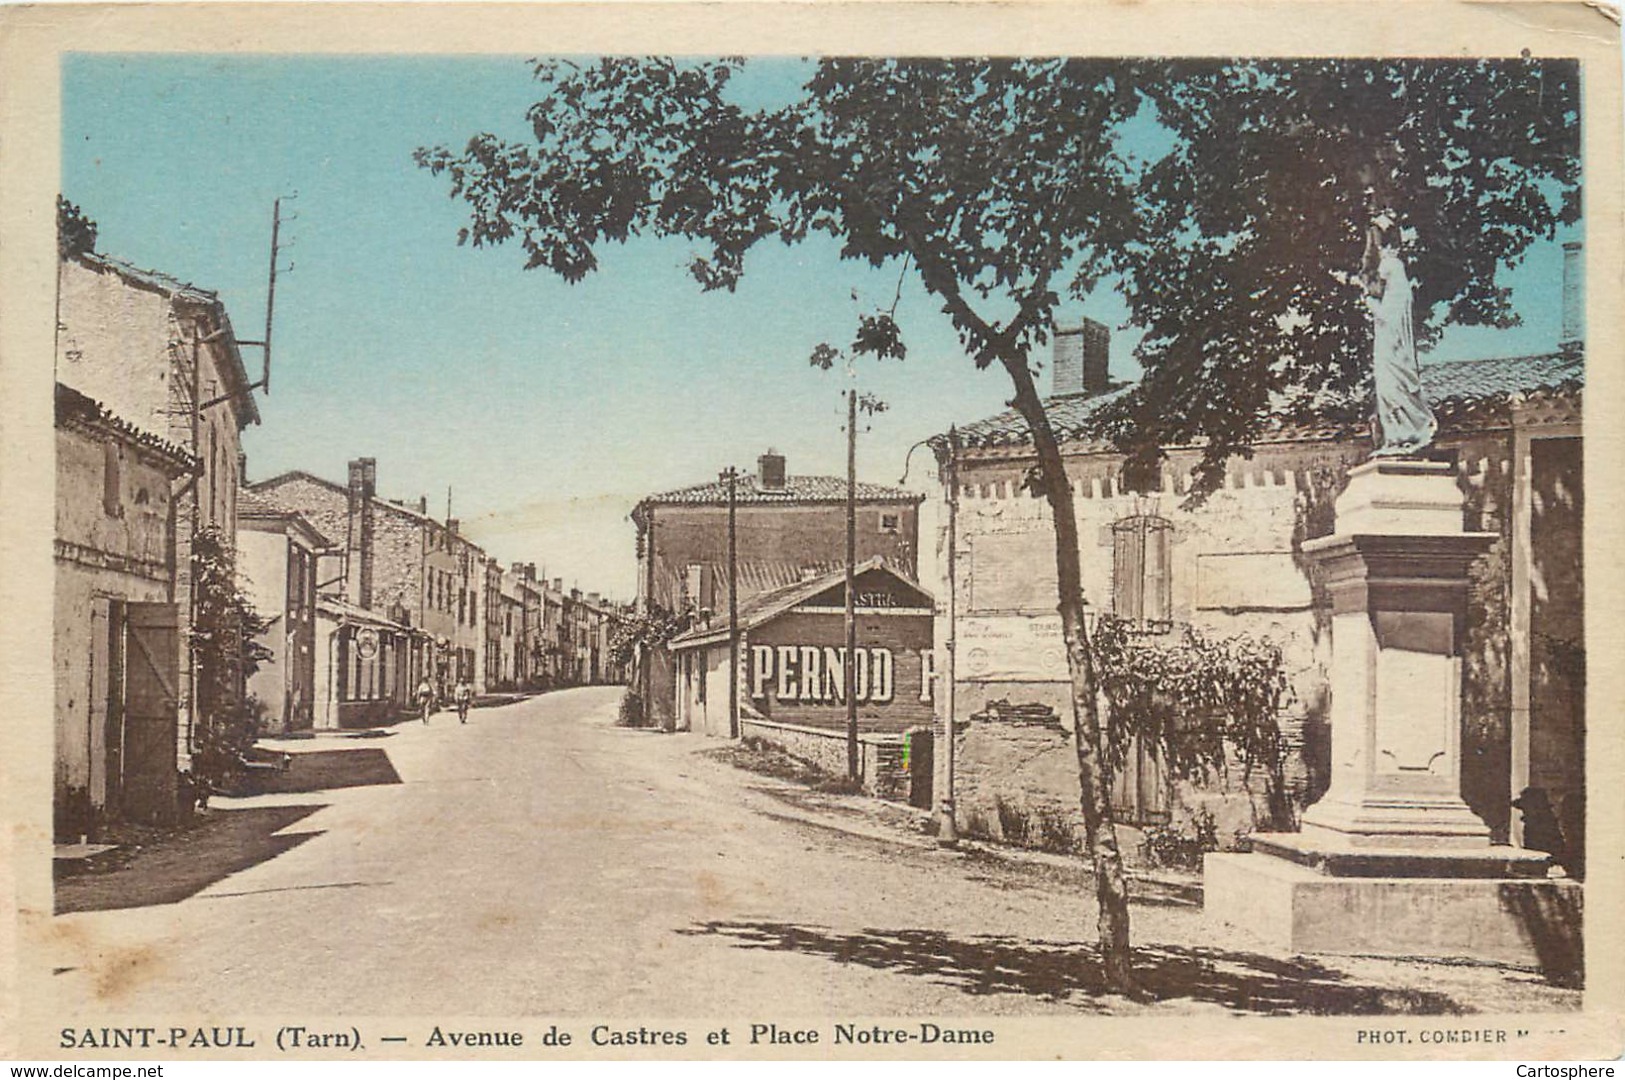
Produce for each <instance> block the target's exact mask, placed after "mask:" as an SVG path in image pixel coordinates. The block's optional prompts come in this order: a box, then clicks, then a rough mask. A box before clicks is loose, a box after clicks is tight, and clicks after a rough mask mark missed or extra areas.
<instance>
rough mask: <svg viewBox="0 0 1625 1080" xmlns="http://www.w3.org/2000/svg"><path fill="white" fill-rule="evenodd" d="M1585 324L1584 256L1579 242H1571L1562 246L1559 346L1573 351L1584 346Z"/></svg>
mask: <svg viewBox="0 0 1625 1080" xmlns="http://www.w3.org/2000/svg"><path fill="white" fill-rule="evenodd" d="M1585 323H1586V297H1585V255H1584V253H1583V251H1582V248H1581V245H1580V242H1579V241H1577V240H1571V241H1569V242H1568V243H1566V244H1564V245H1563V332H1562V337H1561V338H1559V340H1558V344H1559V346H1560V347H1562V348H1563V349H1564V350H1573V349H1578V348H1579V347H1580V346H1581V345H1582V344H1584V342H1585V336H1586V335H1585Z"/></svg>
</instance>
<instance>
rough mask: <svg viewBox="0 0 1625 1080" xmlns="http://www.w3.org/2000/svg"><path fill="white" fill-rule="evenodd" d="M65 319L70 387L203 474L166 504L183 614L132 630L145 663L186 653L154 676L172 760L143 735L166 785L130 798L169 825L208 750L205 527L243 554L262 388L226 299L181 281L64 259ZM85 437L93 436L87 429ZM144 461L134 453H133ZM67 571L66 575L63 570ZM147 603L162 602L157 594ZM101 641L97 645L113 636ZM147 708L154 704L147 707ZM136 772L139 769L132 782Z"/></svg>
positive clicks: (107, 262) (61, 323) (64, 612)
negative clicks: (242, 508) (201, 591)
mask: <svg viewBox="0 0 1625 1080" xmlns="http://www.w3.org/2000/svg"><path fill="white" fill-rule="evenodd" d="M57 312H58V314H57V355H56V370H57V378H58V380H59V382H60V383H61V384H62V385H64V386H65V387H68V388H70V389H72V390H73V391H77V392H78V393H79V394H80V395H82V396H83V397H85V398H87V399H89V400H90V401H91V402H94V403H95V408H96V409H98V410H100V412H101V414H102V415H103V416H104V418H105V419H106V420H107V422H108V423H112V424H114V425H115V426H116V427H117V428H118V429H119V430H123V431H125V432H126V434H127V435H128V440H135V442H136V443H139V444H140V445H143V446H145V447H147V448H148V449H149V450H150V449H151V448H152V447H155V446H162V447H166V448H169V449H168V450H166V451H165V452H166V453H168V452H169V450H173V451H176V452H178V453H179V454H180V455H182V457H181V458H177V459H173V460H186V461H188V462H191V463H193V464H192V465H191V466H189V467H188V469H187V470H186V474H185V475H183V476H178V477H177V478H176V480H175V484H174V487H173V489H172V490H170V491H167V492H165V493H164V498H163V500H162V501H163V505H164V506H165V512H166V513H167V514H168V515H169V518H168V519H167V520H168V525H167V527H168V529H169V536H170V537H171V541H170V546H169V548H168V549H167V550H166V553H165V558H166V559H167V560H168V566H169V568H170V574H171V582H170V586H169V589H170V593H169V596H168V597H167V602H168V603H169V604H172V605H173V608H172V611H173V617H172V618H170V619H169V625H167V626H164V627H158V626H156V625H148V624H147V623H146V622H136V623H130V624H128V625H129V626H130V627H133V628H134V629H133V631H132V632H133V633H135V634H138V635H143V636H144V637H143V640H144V648H143V653H142V655H143V656H145V655H147V654H149V653H150V652H151V651H152V650H153V649H157V648H162V649H165V650H168V651H170V652H172V653H173V656H174V664H173V672H172V674H173V677H172V678H171V665H170V663H169V662H168V661H167V660H162V659H156V658H155V660H154V664H155V666H154V667H153V669H152V673H153V676H154V678H156V679H158V680H159V681H160V682H161V683H162V684H163V689H162V690H161V691H160V690H154V692H155V693H161V694H162V695H164V696H165V700H166V701H167V702H168V703H169V704H168V706H167V707H168V708H171V709H172V710H173V719H172V722H171V724H170V725H169V744H170V751H169V753H168V754H167V755H160V753H159V751H158V749H157V747H156V742H155V740H156V735H155V729H153V728H151V727H150V726H149V730H148V731H147V732H146V733H144V734H143V739H144V740H146V742H145V744H144V745H143V747H142V755H143V761H144V763H145V764H144V765H143V768H144V769H148V768H150V771H151V773H152V777H153V779H152V782H153V783H154V784H156V785H158V788H155V789H154V790H152V791H151V792H149V793H148V794H147V795H145V796H143V797H141V798H140V799H139V800H138V799H137V798H136V796H135V794H134V793H133V792H131V791H126V792H124V796H125V803H126V807H127V808H131V807H133V806H134V805H135V803H136V802H140V804H141V809H140V813H141V814H142V816H143V817H144V818H146V819H149V820H154V821H165V820H169V819H170V818H172V817H173V816H174V815H175V814H176V813H177V812H178V804H177V800H176V799H175V798H174V797H172V796H173V794H174V792H175V791H176V790H177V784H178V778H179V777H178V774H179V773H180V772H182V771H186V770H189V769H190V768H191V765H192V753H193V751H194V749H196V748H197V745H198V739H197V736H198V731H197V725H198V720H199V717H198V716H197V715H196V714H197V707H196V700H197V691H198V686H199V683H200V678H199V675H200V673H199V672H198V671H197V670H196V669H195V664H194V658H193V651H192V648H191V642H192V630H193V611H194V598H193V591H192V590H193V577H192V573H191V563H192V553H193V544H194V537H195V536H196V535H197V534H198V532H199V531H200V530H202V529H215V530H218V532H219V534H220V536H221V537H222V538H223V541H224V544H225V546H226V547H227V548H228V549H229V547H230V545H231V543H232V540H233V538H234V537H235V535H236V529H237V505H236V496H237V487H238V477H239V476H240V473H241V468H242V448H241V437H240V436H241V432H242V429H243V428H244V427H246V426H247V425H249V424H251V423H258V422H259V411H258V409H257V408H256V406H255V404H254V398H253V390H254V385H255V384H252V383H250V381H249V377H248V374H247V371H246V370H245V368H244V367H243V360H242V355H241V353H240V351H239V349H238V345H237V339H236V337H235V335H234V333H233V331H232V326H231V320H230V319H229V318H228V317H227V314H226V310H225V306H224V305H223V304H222V303H221V302H220V300H219V298H218V297H217V296H216V295H215V294H214V293H212V292H209V291H207V290H205V289H200V288H197V287H196V286H193V285H188V284H186V283H184V282H181V281H178V280H176V279H175V278H172V277H169V276H168V275H165V274H160V273H156V272H154V271H150V270H141V269H138V268H136V267H134V266H131V265H129V264H128V263H124V262H120V261H118V260H116V259H111V258H108V257H106V256H103V255H98V254H94V253H88V252H86V253H81V254H74V255H69V256H65V257H64V258H62V259H61V260H60V261H59V262H58V278H57ZM80 413H83V409H78V410H77V413H76V415H77V414H80ZM78 430H79V434H81V435H82V434H84V429H83V428H82V427H81V428H80V429H78ZM109 430H111V429H109ZM128 440H125V441H128ZM154 440H155V441H154ZM119 441H120V440H118V439H115V438H114V437H113V436H112V435H111V434H107V435H106V438H105V440H104V442H105V443H106V444H107V445H112V444H113V443H116V442H119ZM132 445H134V444H132ZM60 447H61V443H60V442H59V448H60ZM133 452H134V451H132V450H129V449H128V448H125V449H124V450H121V451H120V453H133ZM145 452H146V451H143V453H145ZM109 453H112V451H109ZM149 457H150V455H149ZM145 467H146V466H143V468H145ZM165 467H167V466H165ZM146 479H147V480H150V479H151V476H150V475H148V476H147V477H146ZM109 490H110V491H111V487H110V488H109ZM141 492H144V493H145V498H146V499H147V500H148V501H147V503H146V505H148V506H150V505H153V502H152V500H153V499H154V498H155V497H156V496H155V492H156V488H155V487H154V486H153V485H152V484H150V483H144V484H143V485H142V487H141V491H140V492H133V493H132V495H131V497H132V498H133V497H135V495H136V494H140V493H141ZM85 494H86V493H85V491H84V490H82V489H81V488H80V486H79V485H77V484H70V485H68V486H67V487H66V488H65V489H64V491H63V492H62V494H61V495H59V499H80V498H84V497H85ZM90 497H91V501H90V503H89V504H88V507H89V508H94V507H97V506H110V505H112V503H111V502H107V501H105V500H104V499H103V498H101V497H98V496H96V495H95V493H91V496H90ZM59 510H60V511H62V513H63V514H65V515H66V517H67V519H70V520H71V519H76V518H77V517H78V514H79V513H80V512H81V510H75V509H73V508H71V507H59ZM145 513H147V511H143V514H145ZM143 520H146V519H145V518H143ZM104 540H105V542H107V543H109V544H113V545H114V547H115V548H116V547H117V546H118V545H119V544H121V543H124V542H125V541H115V540H113V539H112V538H111V537H106V538H104ZM76 542H77V541H76ZM131 542H134V541H131ZM141 542H142V543H145V542H146V541H145V540H142V541H141ZM58 566H59V568H60V567H61V566H62V563H61V562H60V561H59V563H58ZM117 598H118V594H117V593H116V592H115V593H113V594H110V595H109V596H108V597H107V599H108V600H109V601H111V600H115V599H117ZM132 600H133V598H132ZM141 602H143V603H145V602H152V601H151V599H150V596H149V598H148V599H146V600H142V601H141ZM100 610H101V609H100V608H99V607H91V606H79V607H76V606H71V605H70V606H59V607H58V610H57V616H56V617H57V620H58V621H59V622H61V621H72V620H93V619H95V618H96V617H97V615H96V612H97V611H100ZM131 611H136V609H131ZM149 617H150V618H152V619H156V618H157V617H158V615H157V613H156V611H154V610H151V609H142V610H141V611H140V612H137V613H136V614H134V615H131V618H135V619H138V620H147V619H149ZM166 618H167V617H166ZM87 632H91V631H87ZM91 633H92V636H94V635H95V633H99V631H95V632H91ZM119 658H120V657H119V654H118V653H117V650H112V651H110V652H108V653H107V654H105V655H104V654H100V653H98V654H97V655H96V656H95V657H94V658H93V661H92V662H93V663H94V662H99V661H106V662H108V663H116V662H117V661H118V660H119ZM119 674H120V673H119V672H117V671H113V672H109V671H107V670H98V671H93V672H92V680H93V684H94V685H97V686H104V685H108V683H106V682H105V681H104V680H106V679H109V678H112V677H115V676H118V675H119ZM124 674H125V675H126V676H128V675H129V674H130V673H129V672H125V673H124ZM146 704H147V703H146V702H145V701H143V703H142V707H143V708H145V707H146ZM154 723H156V721H154ZM128 734H129V731H128V730H127V731H126V735H128ZM149 736H150V738H149ZM126 757H128V752H126ZM160 757H165V759H166V760H167V762H168V767H167V772H168V776H167V778H164V779H158V778H157V773H159V772H161V771H164V770H163V769H162V768H161V767H160V766H159V764H158V762H159V759H160ZM128 765H129V763H128V761H126V762H125V765H124V767H125V768H126V773H127V775H128ZM159 789H161V790H159Z"/></svg>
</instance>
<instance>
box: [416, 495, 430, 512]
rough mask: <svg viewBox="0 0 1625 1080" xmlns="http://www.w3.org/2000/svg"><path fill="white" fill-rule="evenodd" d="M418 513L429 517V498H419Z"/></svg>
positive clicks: (420, 496)
mask: <svg viewBox="0 0 1625 1080" xmlns="http://www.w3.org/2000/svg"><path fill="white" fill-rule="evenodd" d="M418 513H420V514H422V515H423V516H424V517H428V516H429V496H427V495H419V496H418Z"/></svg>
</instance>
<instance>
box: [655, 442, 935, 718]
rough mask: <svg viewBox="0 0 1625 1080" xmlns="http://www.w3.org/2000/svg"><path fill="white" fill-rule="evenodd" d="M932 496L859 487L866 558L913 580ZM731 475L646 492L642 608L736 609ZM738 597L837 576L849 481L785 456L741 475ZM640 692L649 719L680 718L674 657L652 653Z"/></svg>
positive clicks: (860, 553) (768, 458)
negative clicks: (801, 470)
mask: <svg viewBox="0 0 1625 1080" xmlns="http://www.w3.org/2000/svg"><path fill="white" fill-rule="evenodd" d="M923 501H924V496H921V495H917V494H915V493H913V492H909V491H904V490H902V489H901V488H894V487H884V486H882V485H879V484H868V483H859V484H858V485H857V559H858V561H859V562H867V561H868V560H870V559H876V558H878V559H880V560H881V561H882V562H883V563H885V564H886V565H888V566H891V567H893V568H895V569H896V570H898V571H899V572H901V573H902V574H903V575H904V576H905V577H909V578H912V577H914V576H915V574H916V573H917V572H918V567H919V506H920V503H921V502H923ZM728 504H729V495H728V482H727V481H726V479H721V478H719V479H717V480H714V481H711V482H709V483H705V484H696V485H694V486H692V487H687V488H682V489H679V490H677V491H668V492H664V493H662V494H659V495H650V496H649V497H647V498H645V499H643V500H642V501H641V502H639V503H638V505H637V506H636V507H635V508H634V509H633V511H632V521H633V523H634V524H635V525H636V526H637V535H638V541H637V543H638V547H637V552H638V607H639V609H640V610H644V611H647V610H650V609H651V608H653V609H660V610H664V611H667V612H672V613H678V614H684V613H687V614H691V615H693V616H695V617H702V618H703V616H704V614H705V613H707V612H709V613H711V614H712V615H713V616H716V615H722V616H724V617H725V616H726V613H727V611H728V605H729V601H728ZM734 506H735V510H734V514H735V526H734V531H735V547H736V553H737V554H736V567H737V574H736V576H737V591H738V600H739V602H740V603H743V602H745V601H747V600H749V599H750V598H751V597H753V596H755V595H757V594H758V593H762V592H766V591H767V590H769V589H774V588H778V587H781V586H785V585H791V584H795V583H796V582H799V581H801V580H802V578H803V576H804V574H806V573H807V572H809V571H810V572H814V573H819V574H822V573H827V572H830V571H833V570H836V569H844V567H845V564H846V480H845V479H844V478H841V477H833V476H796V475H792V474H790V473H788V472H787V471H786V467H785V459H784V457H783V456H782V455H780V454H777V453H774V452H772V451H769V452H768V453H765V454H763V455H762V456H761V457H760V458H758V459H757V471H756V473H754V474H748V475H743V474H742V475H740V476H739V478H738V479H737V481H736V482H735V492H734ZM644 660H645V663H644V665H643V671H642V672H641V673H640V692H641V693H643V695H644V699H645V701H646V703H647V704H646V708H647V709H648V711H649V719H650V721H651V722H652V723H658V724H659V725H661V726H664V727H670V726H671V725H672V723H673V722H674V717H675V704H676V703H675V701H674V700H673V698H672V691H671V689H670V688H671V687H672V686H673V685H675V683H674V682H673V677H674V676H673V671H672V667H671V662H670V657H669V655H668V654H665V653H664V652H662V651H659V650H655V651H653V652H651V653H650V654H649V655H648V656H646V657H645V658H644Z"/></svg>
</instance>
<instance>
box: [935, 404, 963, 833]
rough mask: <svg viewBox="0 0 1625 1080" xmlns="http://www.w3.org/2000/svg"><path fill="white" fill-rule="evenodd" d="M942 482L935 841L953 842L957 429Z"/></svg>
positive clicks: (952, 434)
mask: <svg viewBox="0 0 1625 1080" xmlns="http://www.w3.org/2000/svg"><path fill="white" fill-rule="evenodd" d="M942 479H943V483H944V486H945V487H946V488H947V493H948V640H947V641H946V642H944V643H943V644H944V649H943V651H944V653H945V654H946V655H945V657H944V659H945V660H946V661H947V663H946V665H944V666H945V667H946V668H947V670H946V671H945V672H943V676H944V678H942V679H940V680H939V681H938V685H939V686H941V687H942V688H943V691H944V692H943V694H942V695H941V700H942V702H943V722H942V753H941V755H940V757H941V761H942V765H941V771H940V775H941V776H942V798H941V800H940V801H939V803H938V805H939V806H940V807H941V809H940V811H939V813H938V817H937V843H939V844H943V845H953V844H956V843H958V842H959V828H958V826H957V824H956V823H955V821H954V706H955V701H954V696H955V695H954V682H955V677H956V673H955V666H956V665H955V663H954V646H955V644H956V641H955V638H956V634H955V627H956V626H957V625H958V623H959V596H958V593H957V592H956V589H957V587H958V579H957V576H956V575H955V573H954V571H955V566H954V557H955V547H956V545H957V544H958V542H959V541H958V535H957V533H958V524H959V432H958V431H957V430H956V429H955V428H953V427H949V428H948V463H947V465H946V466H945V468H944V471H943V476H942Z"/></svg>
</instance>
